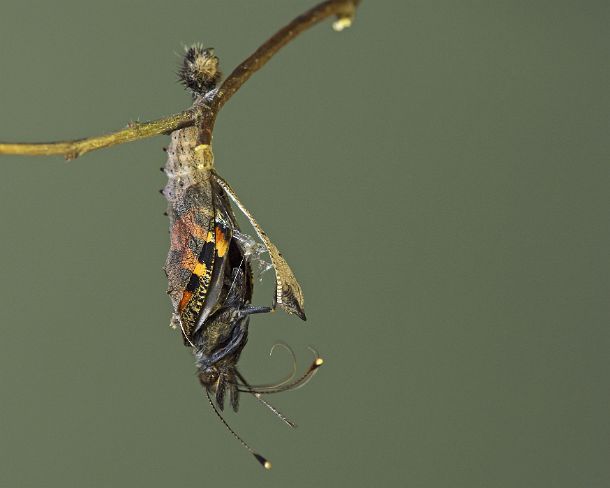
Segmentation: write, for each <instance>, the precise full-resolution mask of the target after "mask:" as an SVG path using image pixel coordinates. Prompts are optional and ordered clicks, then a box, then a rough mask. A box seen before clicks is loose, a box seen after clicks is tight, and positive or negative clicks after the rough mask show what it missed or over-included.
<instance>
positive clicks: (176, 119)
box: [0, 0, 361, 159]
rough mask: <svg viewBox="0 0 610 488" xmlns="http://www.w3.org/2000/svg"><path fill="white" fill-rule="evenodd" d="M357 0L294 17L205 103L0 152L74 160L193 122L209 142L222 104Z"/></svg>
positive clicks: (3, 146)
mask: <svg viewBox="0 0 610 488" xmlns="http://www.w3.org/2000/svg"><path fill="white" fill-rule="evenodd" d="M360 1H361V0H327V1H325V2H322V3H320V4H318V5H316V6H315V7H313V8H312V9H311V10H308V11H307V12H305V13H303V14H301V15H299V16H298V17H296V18H295V19H294V20H293V21H292V22H290V23H289V24H288V25H286V26H285V27H283V28H282V29H280V30H279V31H277V32H276V33H275V34H274V35H273V36H272V37H270V38H269V39H268V40H267V41H266V42H265V43H264V44H263V45H261V46H260V47H259V48H258V49H257V50H256V51H255V52H254V53H253V54H252V55H250V56H249V57H248V58H247V59H246V60H245V61H243V62H242V63H241V64H240V65H239V66H237V68H235V69H234V70H233V72H232V73H231V74H230V75H229V76H228V77H227V78H226V79H225V81H224V82H223V83H222V84H221V86H220V88H219V89H218V91H217V92H216V94H215V96H214V97H213V98H212V99H211V100H209V101H208V102H207V105H203V104H194V105H193V106H192V107H191V108H189V109H188V110H185V111H183V112H180V113H177V114H173V115H170V116H168V117H164V118H161V119H157V120H152V121H149V122H133V123H130V124H129V125H128V126H127V127H126V128H124V129H121V130H118V131H115V132H111V133H108V134H104V135H101V136H95V137H88V138H84V139H76V140H72V141H59V142H39V143H0V154H15V155H24V156H51V155H62V156H64V157H65V158H66V159H75V158H77V157H78V156H82V155H83V154H85V153H88V152H90V151H94V150H96V149H102V148H105V147H110V146H114V145H117V144H123V143H125V142H132V141H137V140H139V139H144V138H147V137H153V136H156V135H160V134H168V133H170V132H172V131H174V130H177V129H180V128H184V127H190V126H194V125H199V126H200V128H201V130H202V136H203V139H204V140H202V142H203V143H208V144H209V143H210V142H211V136H212V131H213V129H214V123H215V121H216V116H217V115H218V113H219V111H220V109H221V108H222V106H223V105H224V104H225V103H227V102H228V101H229V99H230V98H231V97H232V96H233V95H234V94H235V93H236V92H237V91H238V90H239V89H240V88H241V86H242V85H243V84H244V83H245V82H246V81H247V80H248V79H249V78H250V77H251V76H252V75H253V74H254V73H255V72H257V71H258V70H259V69H261V68H262V67H263V66H264V65H265V64H266V63H267V61H269V59H271V58H272V57H273V55H274V54H275V53H277V52H278V51H279V50H280V49H281V48H282V47H284V46H285V45H286V44H288V43H289V42H291V41H292V40H293V39H294V38H295V37H296V36H298V35H299V34H300V33H301V32H303V31H305V30H307V29H309V28H310V27H312V26H314V25H315V24H318V23H320V22H321V21H323V20H324V19H326V18H327V17H330V16H336V20H335V22H334V23H333V28H334V29H335V30H337V31H340V30H343V29H344V28H345V27H348V26H349V25H350V24H351V22H352V20H353V17H354V14H355V11H356V8H357V7H358V4H359V3H360Z"/></svg>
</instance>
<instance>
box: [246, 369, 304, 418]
mask: <svg viewBox="0 0 610 488" xmlns="http://www.w3.org/2000/svg"><path fill="white" fill-rule="evenodd" d="M235 373H236V374H237V377H238V378H239V380H240V381H241V382H242V383H243V385H244V386H245V387H246V389H245V390H240V391H244V392H248V393H251V394H252V395H253V396H254V398H256V399H257V400H258V401H259V402H261V403H262V404H263V405H264V406H265V407H267V408H268V409H269V410H271V411H272V412H273V413H274V414H275V415H277V417H278V418H279V419H280V420H282V422H284V423H285V424H286V425H288V426H289V427H292V428H293V429H295V428H296V426H297V424H296V423H294V422H293V421H292V420H290V419H289V418H288V417H286V416H285V415H284V414H283V413H282V412H280V411H279V410H278V409H277V408H275V407H274V406H273V405H271V404H270V403H269V402H268V401H267V400H265V399H264V398H263V397H262V396H261V394H260V393H257V392H255V391H253V390H252V389H251V387H250V384H249V383H248V382H247V381H246V379H245V378H244V377H243V376H242V375H241V373H240V372H239V371H237V370H236V371H235Z"/></svg>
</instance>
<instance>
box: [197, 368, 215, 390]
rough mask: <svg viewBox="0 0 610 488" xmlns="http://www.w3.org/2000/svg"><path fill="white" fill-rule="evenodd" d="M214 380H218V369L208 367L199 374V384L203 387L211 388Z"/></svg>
mask: <svg viewBox="0 0 610 488" xmlns="http://www.w3.org/2000/svg"><path fill="white" fill-rule="evenodd" d="M216 380H218V369H216V368H215V367H214V366H210V367H209V368H206V369H204V370H203V371H201V372H200V373H199V382H200V383H201V384H202V385H203V386H205V387H209V386H212V385H213V384H214V383H216Z"/></svg>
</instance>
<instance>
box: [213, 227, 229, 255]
mask: <svg viewBox="0 0 610 488" xmlns="http://www.w3.org/2000/svg"><path fill="white" fill-rule="evenodd" d="M214 230H215V231H216V252H218V256H220V257H223V256H224V255H225V254H226V253H227V249H228V248H229V241H227V238H226V236H225V234H224V233H223V232H222V229H221V228H220V227H218V226H217V227H216V228H215V229H214Z"/></svg>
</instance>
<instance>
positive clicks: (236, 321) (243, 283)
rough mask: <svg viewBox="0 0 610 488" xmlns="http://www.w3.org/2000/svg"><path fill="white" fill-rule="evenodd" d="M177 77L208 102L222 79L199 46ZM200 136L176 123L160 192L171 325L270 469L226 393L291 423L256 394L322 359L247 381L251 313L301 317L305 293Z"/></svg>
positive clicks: (275, 388)
mask: <svg viewBox="0 0 610 488" xmlns="http://www.w3.org/2000/svg"><path fill="white" fill-rule="evenodd" d="M179 78H180V80H181V81H182V83H183V84H184V85H185V86H186V88H187V89H189V90H190V91H191V93H192V95H193V99H194V105H197V104H205V103H206V99H207V98H208V97H210V96H213V95H214V92H215V91H216V89H217V88H216V87H217V84H218V82H219V80H220V78H221V73H220V70H219V68H218V58H217V57H216V56H215V55H214V52H213V50H212V49H203V47H201V46H199V45H195V46H193V47H191V48H189V49H188V50H187V51H186V53H185V56H184V59H183V64H182V67H181V69H180V71H179ZM199 136H200V135H199V129H198V128H197V127H186V128H183V129H178V130H176V131H174V132H172V134H171V142H170V144H169V146H168V148H167V150H166V151H167V163H166V165H165V168H164V171H165V173H166V175H167V177H168V182H167V185H166V186H165V188H164V189H163V190H162V193H163V195H164V196H165V198H166V199H167V201H168V210H167V214H168V216H169V221H170V240H171V244H170V250H169V254H168V256H167V261H166V264H165V273H166V275H167V278H168V282H169V286H168V294H169V296H170V298H171V301H172V304H173V308H174V313H173V317H172V325H173V326H175V327H176V328H179V329H180V330H181V331H182V336H183V339H184V343H185V345H186V346H188V347H190V348H192V351H193V354H194V356H195V362H196V365H197V369H198V376H199V381H200V383H201V384H202V385H203V387H204V388H205V391H206V394H207V396H208V399H209V401H210V404H211V405H212V407H213V408H214V410H215V411H216V413H217V414H218V416H219V417H220V419H221V420H222V422H223V423H224V424H225V425H226V426H227V428H228V429H229V430H230V431H231V432H232V433H233V435H235V437H237V439H238V440H239V441H240V442H241V443H242V444H243V445H244V446H245V447H246V448H247V449H248V450H249V451H250V452H251V453H252V454H253V455H254V456H255V457H256V459H257V460H258V461H259V462H260V463H261V464H262V465H263V466H264V467H265V468H267V469H269V468H270V467H271V464H270V463H269V461H268V460H267V459H265V458H264V457H262V456H261V455H260V454H258V453H256V452H255V451H254V450H253V449H251V448H250V447H249V446H248V445H247V444H246V443H245V442H244V441H243V440H242V439H241V438H240V437H239V436H238V435H237V434H236V433H235V432H234V431H233V430H232V429H231V428H230V427H229V426H228V424H227V423H226V422H225V420H224V419H223V418H222V416H221V415H220V412H219V411H218V410H223V408H224V400H225V394H226V393H227V392H228V394H229V398H230V403H231V406H232V407H233V409H234V410H235V411H237V409H238V406H239V393H240V392H248V393H251V394H253V395H254V396H255V397H256V398H257V399H258V400H259V401H261V402H262V403H263V404H264V405H266V406H267V407H268V408H270V409H271V410H272V411H273V412H274V413H276V414H277V415H278V416H279V417H280V418H281V419H282V420H284V421H285V422H286V423H288V424H289V425H291V426H294V424H293V423H292V422H291V421H290V420H288V419H287V418H286V417H284V416H283V415H282V414H281V413H279V412H278V411H277V409H275V408H274V407H273V406H271V405H270V404H269V403H268V402H267V401H265V400H263V399H262V398H261V395H263V394H268V393H277V392H280V391H286V390H290V389H294V388H297V387H299V386H302V385H303V384H305V383H306V382H307V381H308V380H309V379H311V377H312V376H313V374H315V372H316V370H317V368H318V367H319V366H320V365H321V364H322V359H321V358H319V357H316V359H315V360H314V362H313V363H312V365H311V366H310V368H309V369H308V370H307V371H306V372H305V373H304V374H303V375H302V376H301V377H300V378H298V379H296V380H290V381H287V382H283V383H280V384H276V385H266V386H253V385H250V384H249V383H248V382H247V381H246V380H245V378H244V377H243V375H242V374H241V373H240V372H239V371H238V369H237V362H238V360H239V356H240V354H241V352H242V350H243V348H244V346H245V345H246V341H247V338H248V325H249V320H250V315H252V314H257V313H266V312H270V311H272V310H273V309H275V308H276V307H277V306H279V307H280V308H282V309H284V310H285V311H286V312H288V313H289V314H294V315H296V316H297V317H299V318H301V319H302V320H305V312H304V310H303V293H302V291H301V287H300V286H299V283H298V282H297V280H296V278H295V276H294V274H293V272H292V270H291V269H290V267H289V266H288V263H287V262H286V260H285V259H284V258H283V257H282V255H281V254H280V252H279V251H278V249H277V248H276V247H275V245H274V244H273V243H272V242H271V241H270V239H269V238H268V237H267V234H265V232H264V231H263V230H262V229H261V228H260V226H259V225H258V223H257V222H256V220H255V219H254V217H253V216H252V214H251V213H250V212H249V211H248V210H247V209H246V208H245V207H244V205H243V204H242V203H241V202H240V201H239V199H238V198H237V195H236V194H235V192H234V191H233V189H232V188H231V187H230V186H229V184H228V183H227V182H226V181H225V180H224V179H222V178H221V177H220V176H219V175H218V174H217V173H216V171H215V169H214V157H213V153H212V149H211V147H210V145H208V144H201V143H200V142H199V141H200V137H199ZM231 201H233V202H234V203H235V205H237V207H238V208H239V209H240V210H241V211H242V212H243V214H244V215H245V216H246V217H247V219H248V220H249V222H250V224H251V225H252V227H253V228H254V231H255V232H256V234H257V235H258V237H259V239H260V240H261V242H262V244H263V245H264V247H265V248H266V250H267V252H268V253H269V256H270V258H271V264H272V265H273V268H274V270H275V279H276V288H275V296H274V299H273V304H272V307H267V306H256V305H252V303H251V300H252V291H253V280H252V269H251V268H252V263H251V258H252V252H251V242H252V239H251V238H248V237H249V236H246V235H245V234H242V233H241V232H240V231H239V226H238V224H237V221H236V219H235V215H234V213H233V209H232V208H231ZM210 394H211V395H212V396H213V397H214V399H215V402H216V406H215V405H214V403H213V401H212V399H211V397H210Z"/></svg>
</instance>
